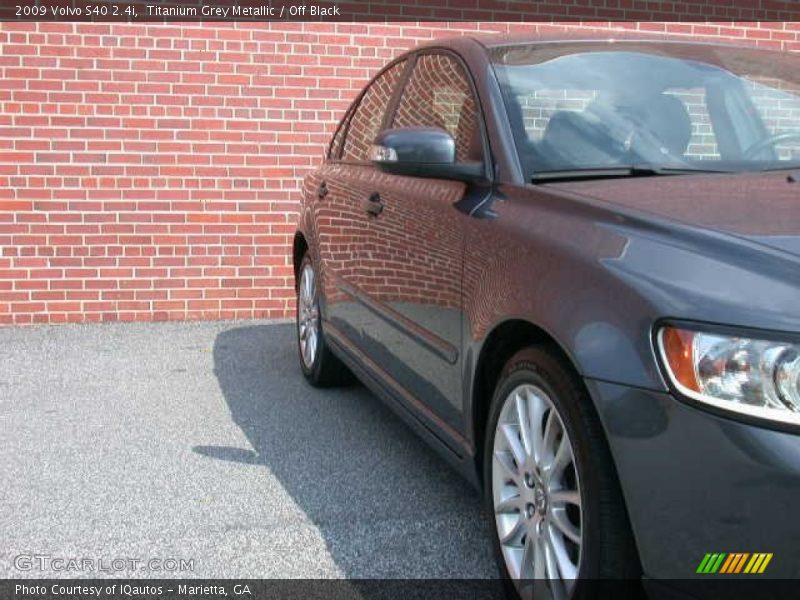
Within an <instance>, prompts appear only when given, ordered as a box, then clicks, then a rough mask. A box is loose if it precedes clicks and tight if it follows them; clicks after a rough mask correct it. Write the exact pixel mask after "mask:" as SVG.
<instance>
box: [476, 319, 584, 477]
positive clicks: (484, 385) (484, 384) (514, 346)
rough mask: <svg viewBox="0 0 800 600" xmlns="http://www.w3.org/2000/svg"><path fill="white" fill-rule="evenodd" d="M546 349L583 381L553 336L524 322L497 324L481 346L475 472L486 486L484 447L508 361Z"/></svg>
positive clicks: (541, 328) (478, 367)
mask: <svg viewBox="0 0 800 600" xmlns="http://www.w3.org/2000/svg"><path fill="white" fill-rule="evenodd" d="M533 345H544V346H547V347H548V348H550V349H551V350H552V351H553V352H555V353H557V354H558V355H559V356H560V357H561V358H563V359H564V360H565V362H566V363H567V364H569V365H570V366H571V367H572V369H573V370H574V372H575V374H576V376H578V377H580V374H581V371H580V369H579V367H578V365H577V363H576V362H575V360H574V359H573V358H572V356H571V355H570V353H569V352H568V351H567V350H566V349H565V347H564V345H563V344H561V343H560V342H559V341H558V340H557V339H556V338H555V337H554V336H553V335H552V334H551V333H550V332H548V331H547V330H546V329H544V328H543V327H541V326H539V325H536V324H535V323H533V322H532V321H530V320H527V319H523V318H511V319H507V320H505V321H503V322H501V323H497V324H496V325H495V326H494V328H493V329H492V330H491V331H490V332H489V333H488V334H487V336H486V338H485V339H484V342H483V344H482V345H481V348H480V352H479V354H478V359H477V361H476V363H475V365H476V366H475V371H474V375H473V378H472V391H471V401H472V432H473V436H474V440H475V463H476V464H475V468H476V471H477V475H478V480H479V481H480V483H481V485H482V484H483V464H482V463H483V444H484V440H485V437H486V427H485V424H486V419H487V417H488V414H489V408H490V406H491V403H492V396H493V394H494V389H495V387H496V385H497V381H498V379H499V378H500V373H501V372H502V370H503V367H504V366H505V364H506V363H507V362H508V360H509V359H510V358H511V357H512V356H513V355H514V354H516V353H517V352H519V351H520V350H522V349H523V348H527V347H529V346H533Z"/></svg>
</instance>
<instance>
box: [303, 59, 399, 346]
mask: <svg viewBox="0 0 800 600" xmlns="http://www.w3.org/2000/svg"><path fill="white" fill-rule="evenodd" d="M406 64H407V61H406V60H405V59H403V60H400V61H398V62H396V63H394V64H392V65H389V66H388V67H387V68H386V69H384V71H383V72H382V73H380V74H379V75H378V76H377V77H376V78H375V79H374V80H373V81H372V82H371V83H370V84H369V85H368V86H367V87H366V88H365V90H364V91H363V93H362V94H361V95H360V97H359V98H358V99H357V100H356V101H355V102H354V104H353V106H352V107H351V108H350V109H349V111H348V114H347V117H346V118H345V119H344V121H343V123H342V124H341V125H340V128H339V130H338V131H337V133H336V135H335V136H334V139H333V141H332V143H331V147H330V149H329V156H328V159H327V160H326V161H325V164H324V165H323V166H322V167H321V168H320V169H319V170H317V171H316V172H315V173H314V174H313V175H312V176H311V177H310V178H309V179H308V180H307V181H306V184H305V185H306V190H305V194H306V197H312V198H313V206H314V218H313V223H314V226H315V228H316V242H317V248H318V252H319V261H318V262H319V269H320V280H321V285H322V287H323V290H324V295H323V297H324V300H325V302H324V305H323V306H322V318H323V319H324V321H325V327H326V331H329V332H330V333H331V334H332V335H333V336H334V337H336V335H337V334H338V335H339V336H341V337H344V338H345V339H346V340H347V341H349V342H350V343H351V344H353V345H355V346H357V347H363V344H362V343H361V339H362V337H363V321H364V312H365V308H364V306H363V305H362V304H360V303H358V302H357V301H356V294H354V293H353V290H354V289H357V288H358V287H359V284H358V281H357V278H358V275H359V263H360V261H361V260H362V252H363V248H364V247H365V246H366V244H367V226H368V223H367V219H366V216H365V214H364V211H363V209H362V207H361V204H360V201H359V197H358V194H357V193H355V192H354V188H357V187H358V185H359V181H360V180H361V178H362V177H363V173H364V172H365V171H366V170H370V171H371V170H372V167H371V165H370V163H369V161H368V152H369V149H370V146H371V144H372V141H373V140H374V139H375V136H376V135H377V134H378V133H379V132H380V130H381V128H382V127H383V122H384V119H385V117H386V112H387V107H388V106H389V104H390V101H391V98H392V96H393V95H394V94H395V92H397V91H398V86H399V83H400V81H401V78H402V76H403V73H404V69H405V68H406Z"/></svg>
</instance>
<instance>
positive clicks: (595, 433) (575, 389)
mask: <svg viewBox="0 0 800 600" xmlns="http://www.w3.org/2000/svg"><path fill="white" fill-rule="evenodd" d="M522 384H532V385H535V386H538V387H539V388H541V389H542V390H543V391H545V392H546V393H547V394H548V395H549V396H550V400H551V402H552V404H553V406H554V407H555V408H556V409H557V412H558V414H559V416H560V417H561V420H562V422H563V424H564V427H565V428H566V431H567V433H568V435H569V439H570V441H571V442H572V446H573V454H574V458H575V461H574V464H575V468H576V470H577V475H578V479H579V481H580V490H581V505H582V506H581V510H582V514H581V529H582V542H581V559H580V567H579V571H578V580H577V581H576V583H575V585H574V587H573V588H572V594H571V598H581V599H583V598H601V597H602V598H606V597H614V598H620V597H625V598H640V597H642V591H641V567H640V563H639V559H638V553H637V551H636V545H635V542H634V540H633V535H632V533H631V530H630V524H629V521H628V516H627V511H626V508H625V503H624V500H623V497H622V493H621V490H620V487H619V482H618V479H617V474H616V469H615V467H614V463H613V461H612V458H611V454H610V451H609V449H608V445H607V443H606V440H605V436H604V434H603V430H602V427H601V425H600V422H599V419H598V417H597V415H596V412H595V409H594V405H593V403H592V401H591V399H590V398H589V396H588V392H587V391H586V389H585V387H584V386H583V384H582V382H581V381H580V379H579V377H578V376H577V374H576V373H575V372H574V370H573V368H572V366H571V365H570V364H569V363H568V361H566V360H565V359H563V358H561V356H560V355H559V353H558V352H555V351H553V350H552V349H550V348H549V347H547V346H532V347H529V348H526V349H524V350H521V351H519V352H517V353H516V354H515V355H514V356H512V357H511V359H509V361H508V362H507V363H506V365H505V367H504V368H503V370H502V372H501V375H500V377H499V381H498V383H497V386H496V388H495V393H494V396H493V398H492V403H491V406H490V409H489V415H488V421H487V423H486V427H487V429H486V435H485V443H484V449H483V450H484V451H483V481H484V501H485V504H486V507H487V510H488V514H489V521H490V527H491V539H492V545H493V548H494V552H495V556H496V559H497V561H498V566H499V568H500V572H501V575H502V576H503V578H504V579H506V583H507V585H506V588H507V591H508V592H509V596H510V597H517V598H519V597H520V593H519V590H518V589H517V585H516V584H515V583H514V582H513V581H512V580H511V577H510V575H509V572H508V569H507V567H506V563H505V559H504V557H503V552H502V547H501V543H500V540H499V536H498V531H497V527H496V523H495V515H494V502H493V491H492V486H493V478H492V468H493V466H492V464H493V460H492V459H493V452H494V443H495V439H494V438H495V431H496V428H497V424H498V420H499V418H500V415H501V412H502V408H503V404H504V402H505V400H506V398H508V397H509V395H510V394H511V392H512V391H514V390H515V389H517V387H518V386H520V385H522ZM599 580H605V581H599ZM535 590H539V592H537V591H535ZM543 591H544V590H543V589H542V586H540V584H537V585H536V586H534V587H533V588H532V590H531V588H528V589H527V592H532V594H533V597H534V598H537V599H538V598H540V597H541V596H542V592H543ZM543 595H544V597H545V598H547V597H549V591H547V593H544V594H543ZM523 597H528V593H525V594H523Z"/></svg>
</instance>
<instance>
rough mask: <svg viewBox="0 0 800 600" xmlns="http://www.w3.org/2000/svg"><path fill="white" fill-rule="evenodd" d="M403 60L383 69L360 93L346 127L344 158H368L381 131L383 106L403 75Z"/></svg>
mask: <svg viewBox="0 0 800 600" xmlns="http://www.w3.org/2000/svg"><path fill="white" fill-rule="evenodd" d="M405 64H406V63H405V61H402V62H399V63H397V64H396V65H394V66H393V67H391V68H390V69H389V70H387V71H385V72H384V73H383V74H382V75H381V76H380V77H378V78H377V79H376V80H375V81H373V82H372V85H370V87H369V89H367V91H366V92H365V93H364V95H363V96H362V97H361V102H360V103H359V105H358V107H357V108H356V109H355V111H354V112H353V116H352V117H351V118H350V126H349V127H348V128H347V138H346V139H345V141H344V150H343V152H342V158H343V159H344V160H367V157H368V153H369V148H370V146H372V143H373V142H374V141H375V138H376V137H377V136H378V134H379V133H380V129H381V123H382V122H383V117H384V114H385V112H386V107H387V106H388V104H389V100H391V98H392V94H394V91H395V88H396V87H397V84H398V82H399V81H400V78H401V77H402V75H403V69H404V68H405ZM334 156H335V155H334Z"/></svg>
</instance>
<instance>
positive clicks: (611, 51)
mask: <svg viewBox="0 0 800 600" xmlns="http://www.w3.org/2000/svg"><path fill="white" fill-rule="evenodd" d="M292 250H293V257H294V266H295V272H296V281H297V291H298V299H297V333H298V349H299V358H300V366H301V367H302V371H303V373H304V374H305V376H306V377H307V379H308V380H309V381H310V382H311V383H312V384H314V385H320V386H323V385H331V384H334V383H341V382H343V381H346V380H348V379H349V378H350V377H351V376H352V375H355V376H356V377H357V378H358V379H360V380H361V381H362V382H363V383H364V384H366V385H367V386H368V387H370V388H371V389H372V390H373V391H374V392H375V393H376V394H377V395H378V396H379V397H380V398H382V399H383V400H384V401H386V402H387V403H388V404H389V405H390V406H392V407H393V408H394V409H395V410H396V411H397V413H398V414H399V415H401V416H402V417H403V418H404V419H405V420H406V421H407V422H408V423H409V424H410V425H411V426H412V427H413V428H414V429H415V430H416V431H417V432H418V433H419V434H420V435H421V436H422V437H423V438H424V439H425V440H426V441H427V442H429V443H430V444H431V446H433V447H434V448H435V449H436V450H438V451H439V452H440V453H441V454H442V455H443V456H444V457H445V458H446V459H447V460H449V461H450V462H451V463H452V464H453V466H454V467H455V468H456V469H458V470H459V471H460V472H461V473H462V474H463V475H464V476H466V477H467V478H469V479H470V480H471V481H472V482H473V483H474V484H475V485H476V486H478V487H479V488H480V489H481V490H482V491H483V494H484V497H485V502H486V506H487V510H488V511H489V512H490V514H491V518H490V521H491V526H492V539H493V543H494V551H495V553H496V555H497V558H498V564H499V566H500V569H501V573H502V575H503V576H504V577H505V578H506V579H507V581H508V583H509V585H508V587H509V590H510V592H511V593H512V594H519V595H520V596H522V597H526V596H533V597H534V598H540V597H552V598H578V597H590V596H591V595H592V593H593V592H592V590H593V589H594V588H592V587H591V585H590V584H591V582H592V581H597V580H598V579H620V580H627V581H637V582H641V581H642V580H645V581H646V582H648V585H650V586H651V588H650V589H654V588H655V587H657V586H656V584H655V583H652V582H655V581H659V582H660V583H659V584H658V586H660V587H661V588H670V589H674V590H676V591H678V590H680V589H683V591H687V592H692V591H693V588H692V585H691V582H692V580H693V579H694V580H696V579H697V578H713V577H726V576H728V575H735V574H748V575H753V576H760V577H781V578H792V577H797V576H798V575H800V543H798V541H799V540H800V519H797V518H796V507H797V503H798V500H800V269H798V267H800V70H798V63H797V60H796V59H795V58H794V56H792V55H789V54H787V53H778V52H766V51H757V50H752V49H744V48H739V47H731V46H721V45H710V44H699V43H685V42H676V41H670V40H667V39H662V40H655V41H654V40H634V39H629V40H617V41H609V40H600V39H582V40H569V39H562V40H548V39H533V38H520V39H509V38H500V39H498V38H488V39H487V38H467V37H465V38H459V39H454V40H448V41H437V42H434V43H431V44H429V45H427V46H424V47H421V48H418V49H415V50H413V51H411V52H409V53H407V54H405V55H403V56H400V57H399V58H397V59H396V60H394V61H393V62H391V63H390V64H389V65H387V66H386V67H385V68H384V69H383V70H382V71H381V72H380V73H378V74H377V76H376V77H375V78H374V79H373V80H372V81H371V82H370V83H369V85H367V87H366V88H365V89H364V90H363V92H362V93H361V94H360V95H359V96H358V98H357V99H356V100H355V102H353V104H352V106H351V107H350V109H349V110H348V111H347V113H346V114H345V116H344V118H343V119H342V121H341V123H340V125H339V127H338V129H337V130H336V133H335V135H334V136H333V139H332V141H331V143H330V146H329V148H328V151H327V156H326V158H325V160H324V161H323V162H322V164H321V165H320V166H319V168H317V169H316V170H315V171H314V172H313V173H311V174H310V175H309V176H308V177H307V178H306V179H305V182H304V186H303V204H302V213H301V218H300V222H299V227H298V230H297V233H296V235H295V238H294V246H293V249H292ZM637 585H638V584H637Z"/></svg>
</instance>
